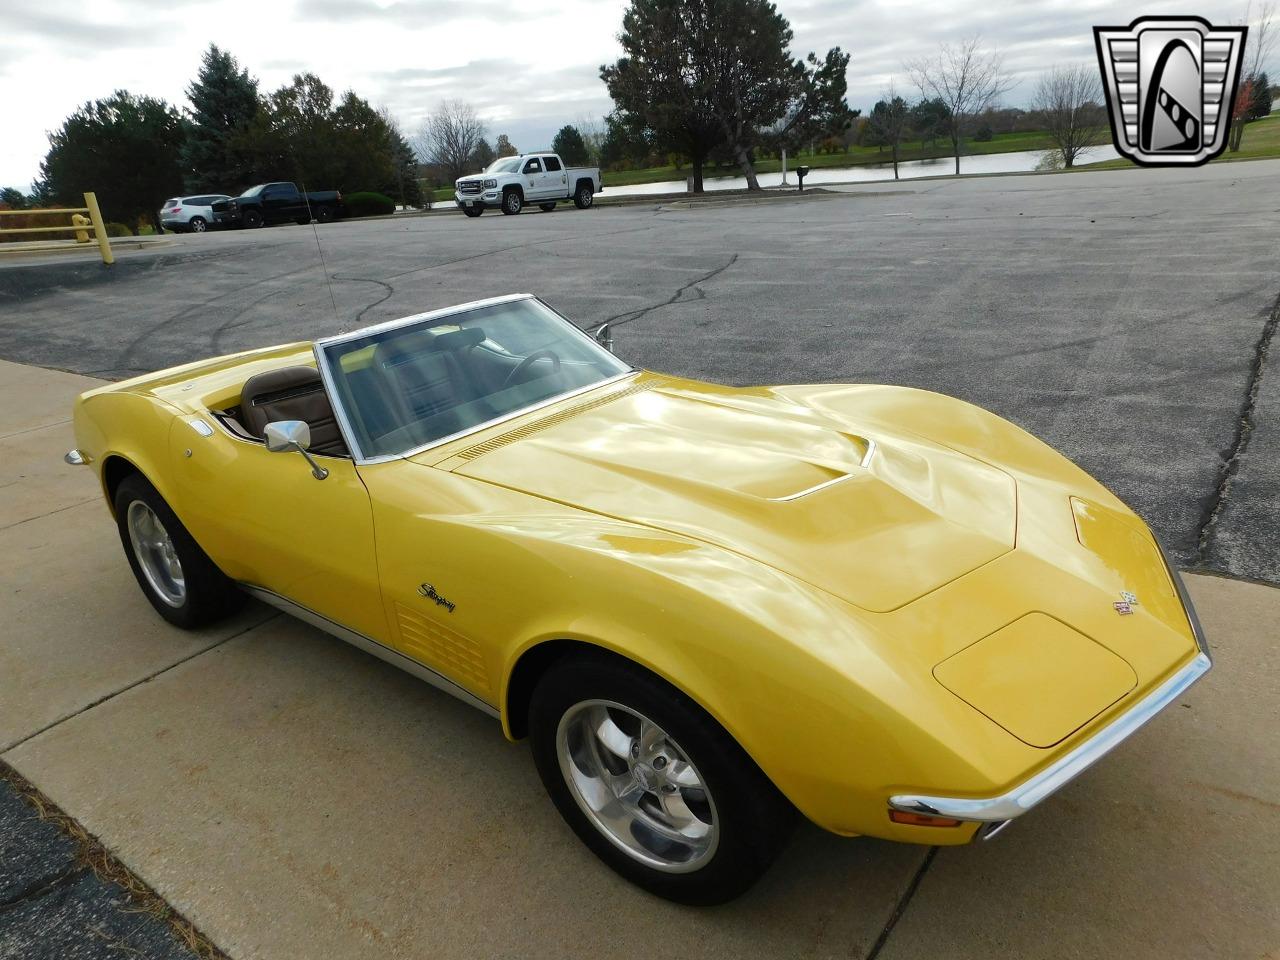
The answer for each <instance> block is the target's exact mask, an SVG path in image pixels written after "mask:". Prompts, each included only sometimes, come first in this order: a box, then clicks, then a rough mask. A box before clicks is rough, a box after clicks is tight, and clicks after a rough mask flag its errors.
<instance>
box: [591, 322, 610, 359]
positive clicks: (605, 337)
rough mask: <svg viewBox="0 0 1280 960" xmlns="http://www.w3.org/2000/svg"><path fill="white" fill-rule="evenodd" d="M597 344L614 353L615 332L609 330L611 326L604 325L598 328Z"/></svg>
mask: <svg viewBox="0 0 1280 960" xmlns="http://www.w3.org/2000/svg"><path fill="white" fill-rule="evenodd" d="M595 338H596V343H598V344H600V346H602V347H604V348H605V349H606V350H608V351H609V352H610V353H613V332H612V331H611V330H610V329H609V324H607V323H602V324H601V325H600V326H599V327H597V328H596V332H595Z"/></svg>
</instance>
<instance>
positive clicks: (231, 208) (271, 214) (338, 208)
mask: <svg viewBox="0 0 1280 960" xmlns="http://www.w3.org/2000/svg"><path fill="white" fill-rule="evenodd" d="M340 216H342V194H341V192H339V191H337V190H313V191H311V192H309V193H303V192H302V191H300V190H299V189H298V188H297V186H296V185H295V184H292V183H260V184H258V185H257V186H256V187H250V188H249V189H248V190H246V191H245V192H244V193H242V194H240V196H238V197H235V198H233V199H230V200H220V201H218V202H217V203H215V204H214V205H213V217H214V220H215V221H216V222H217V223H219V224H221V225H223V226H237V227H261V226H263V225H264V224H269V223H288V222H290V221H292V222H294V223H299V224H302V223H310V222H311V221H312V220H313V219H314V220H316V221H317V222H318V223H328V222H329V221H330V220H336V219H337V218H338V217H340Z"/></svg>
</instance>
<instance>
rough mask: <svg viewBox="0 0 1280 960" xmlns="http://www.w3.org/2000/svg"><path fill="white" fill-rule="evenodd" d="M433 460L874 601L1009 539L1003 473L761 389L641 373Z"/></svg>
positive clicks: (951, 573)
mask: <svg viewBox="0 0 1280 960" xmlns="http://www.w3.org/2000/svg"><path fill="white" fill-rule="evenodd" d="M437 465H438V466H440V467H444V468H447V469H452V470H454V471H455V472H456V473H460V474H463V475H466V476H470V477H474V478H477V479H480V480H485V481H488V482H491V483H496V484H501V485H503V486H506V487H510V488H513V489H518V490H522V491H525V492H527V493H530V494H533V495H535V496H539V497H544V498H547V499H550V500H555V501H558V502H561V503H565V504H569V505H572V506H575V507H578V508H581V509H584V510H589V511H593V512H596V513H600V514H604V515H608V516H611V517H615V518H618V519H623V520H627V521H630V522H633V523H638V524H644V525H647V526H651V527H656V528H659V529H663V530H667V531H671V532H674V533H678V534H682V535H685V536H689V537H693V538H696V539H699V540H702V541H705V542H708V543H713V544H717V545H719V546H721V547H723V548H725V549H727V550H732V551H734V552H736V553H739V554H743V555H745V556H749V557H752V558H754V559H756V560H758V561H760V562H763V563H766V564H769V565H771V566H773V567H775V568H777V569H779V570H782V571H785V572H787V573H789V574H791V575H793V576H795V577H797V578H799V579H801V580H804V581H806V582H808V583H810V584H812V585H813V586H816V587H819V588H821V589H823V590H826V591H828V592H829V593H831V594H833V595H835V596H838V597H840V598H842V599H844V600H847V601H849V602H851V603H853V604H856V605H857V606H859V607H862V608H864V609H867V610H873V611H886V610H892V609H894V608H896V607H900V606H902V605H903V604H906V603H909V602H910V601H912V600H914V599H915V598H917V597H920V596H922V595H923V594H925V593H928V592H929V591H931V590H934V589H936V588H938V587H940V586H942V585H943V584H945V583H948V582H950V581H952V580H954V579H956V578H957V577H960V576H962V575H964V574H965V573H967V572H968V571H970V570H973V569H974V568H976V567H978V566H981V565H982V564H984V563H987V562H989V561H991V560H993V559H995V558H996V557H998V556H1000V555H1001V554H1003V553H1006V552H1007V551H1009V550H1011V549H1012V548H1013V545H1014V532H1015V527H1016V513H1017V509H1016V499H1017V498H1016V486H1015V483H1014V481H1013V479H1012V477H1010V476H1009V475H1008V474H1006V473H1004V472H1003V471H1001V470H998V469H996V468H995V467H992V466H990V465H988V464H985V463H981V462H979V461H977V460H974V459H973V458H971V457H968V456H965V455H963V454H961V453H957V452H956V451H954V450H951V449H949V448H947V447H943V446H940V445H938V444H935V443H932V442H930V441H928V440H926V439H924V438H922V437H919V436H916V435H913V434H911V433H909V432H907V431H903V432H900V433H898V432H890V431H887V430H886V429H885V428H884V426H883V424H882V423H879V424H877V426H876V428H875V429H871V428H870V427H869V426H868V427H867V428H865V429H864V428H861V427H860V426H859V425H858V424H856V423H851V422H847V421H841V422H836V421H834V420H833V419H831V418H830V417H828V416H826V415H824V414H821V413H819V412H818V411H815V410H813V409H811V408H809V407H806V406H804V405H803V404H800V403H797V402H795V401H793V400H789V399H786V398H784V397H782V396H779V395H777V394H774V393H771V392H770V391H768V390H766V389H757V390H735V389H730V388H717V387H714V386H712V385H707V384H695V383H693V382H690V381H674V380H669V379H664V378H659V377H655V376H642V377H640V378H639V379H638V380H636V381H634V382H633V383H632V384H631V385H629V386H627V385H625V384H624V385H623V386H622V387H621V388H620V389H617V390H615V391H614V392H613V393H611V394H606V395H605V396H604V397H600V396H595V395H588V398H586V399H579V400H577V401H573V402H570V404H569V405H568V406H567V407H560V408H559V409H558V410H556V411H555V412H553V413H550V414H548V415H546V416H545V417H542V418H539V419H535V420H532V421H526V422H525V423H524V424H523V425H522V426H520V427H517V428H515V429H510V430H508V431H507V432H506V433H502V434H499V435H497V436H489V437H488V438H487V439H484V440H481V441H480V442H477V443H474V444H473V445H472V446H470V447H467V448H465V449H463V450H461V451H460V452H454V453H453V454H452V455H451V456H450V457H449V458H448V459H447V460H445V461H443V462H440V463H438V464H437ZM731 588H732V585H731V584H726V589H731Z"/></svg>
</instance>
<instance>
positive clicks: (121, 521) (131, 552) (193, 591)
mask: <svg viewBox="0 0 1280 960" xmlns="http://www.w3.org/2000/svg"><path fill="white" fill-rule="evenodd" d="M115 508H116V525H117V527H118V528H119V531H120V543H121V545H122V546H123V547H124V552H125V556H126V557H127V558H128V560H129V566H130V568H132V570H133V575H134V577H135V578H136V579H137V581H138V586H140V587H141V588H142V592H143V593H144V594H146V597H147V599H148V600H149V601H151V605H152V606H153V607H155V609H156V612H157V613H159V614H160V616H162V617H164V618H165V619H166V620H168V621H169V622H170V623H172V624H174V625H175V626H179V627H184V628H186V629H193V628H195V627H201V626H204V625H205V624H209V623H214V622H216V621H218V620H221V619H222V618H223V617H226V616H228V615H229V614H231V613H234V612H235V611H236V610H237V609H238V608H239V607H240V605H241V603H243V602H244V595H243V594H242V593H241V592H240V591H239V590H237V589H236V587H235V584H233V583H232V582H231V581H230V580H229V579H228V578H227V576H226V574H224V573H223V572H222V571H221V570H219V569H218V568H217V566H216V565H215V564H214V562H213V561H212V560H210V559H209V557H208V555H207V554H206V553H205V552H204V551H203V550H201V549H200V545H199V544H198V543H196V542H195V540H194V539H193V538H192V536H191V534H190V533H188V532H187V528H186V527H184V526H183V525H182V521H180V520H179V519H178V517H177V514H175V513H174V512H173V510H171V509H170V507H169V504H167V503H166V502H165V500H164V498H163V497H162V496H160V494H159V492H158V491H157V490H156V488H155V487H153V486H152V485H151V484H150V483H148V482H147V480H146V479H145V478H144V477H143V476H142V475H141V474H137V473H135V474H133V475H131V476H128V477H125V479H124V480H122V481H121V482H120V486H119V487H118V488H117V489H116V496H115Z"/></svg>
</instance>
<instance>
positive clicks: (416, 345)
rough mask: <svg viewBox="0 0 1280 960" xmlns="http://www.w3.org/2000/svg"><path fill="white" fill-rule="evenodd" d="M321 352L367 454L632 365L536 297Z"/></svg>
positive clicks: (432, 436)
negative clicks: (624, 361) (610, 351)
mask: <svg viewBox="0 0 1280 960" xmlns="http://www.w3.org/2000/svg"><path fill="white" fill-rule="evenodd" d="M322 355H323V360H324V363H325V366H326V368H327V372H328V374H329V376H330V377H331V378H332V382H333V385H334V391H335V393H336V397H335V400H336V401H337V402H338V403H339V404H340V405H341V407H342V409H343V411H344V412H345V413H346V417H347V421H348V423H349V425H350V428H351V431H352V433H353V434H354V437H353V439H354V440H355V442H356V444H357V446H358V447H359V449H360V452H361V454H362V455H363V456H364V457H366V458H374V457H386V456H399V455H402V454H404V453H406V452H407V451H410V450H414V449H418V448H421V447H424V446H427V445H429V444H431V443H434V442H435V441H437V440H440V439H443V438H445V437H449V436H452V435H454V434H458V433H462V432H465V431H467V430H470V429H472V428H474V427H478V426H480V425H481V424H484V423H487V422H489V421H491V420H498V419H502V418H504V417H508V416H511V415H513V414H515V413H518V412H520V411H521V410H523V409H526V408H528V407H531V406H533V405H535V404H537V403H541V402H543V401H546V400H550V399H552V398H554V397H558V396H561V395H563V394H567V393H571V392H573V391H576V390H581V389H583V388H585V387H589V386H592V385H594V384H597V383H601V382H603V381H605V380H608V379H609V378H611V377H615V376H618V375H619V374H622V373H626V372H627V371H628V370H630V369H631V368H630V367H628V366H627V365H626V364H625V363H623V362H622V361H621V360H619V359H618V358H617V357H615V356H614V355H613V354H611V353H609V352H608V351H607V350H605V349H604V348H603V347H601V346H600V345H599V344H597V343H596V342H595V341H594V340H592V339H591V338H590V337H589V336H587V335H586V334H585V333H583V332H582V331H581V330H579V329H578V328H577V327H575V326H574V325H573V324H571V323H570V322H569V321H567V320H565V319H564V318H563V317H561V316H560V315H559V314H558V313H556V312H555V311H553V310H552V309H551V308H550V307H548V306H546V305H545V304H543V303H542V302H540V301H538V300H534V299H532V298H525V299H520V300H510V301H507V302H505V303H496V304H490V305H489V306H484V307H476V308H475V309H472V310H467V311H464V312H462V313H455V314H448V315H446V316H442V317H436V318H434V319H431V320H423V321H419V322H417V323H407V324H405V325H404V326H399V327H393V328H391V329H388V330H381V331H374V332H370V333H369V334H367V335H365V336H355V337H352V338H351V339H346V340H342V341H340V342H337V343H329V344H325V345H323V346H322Z"/></svg>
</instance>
